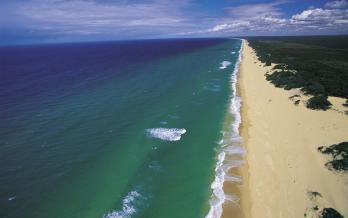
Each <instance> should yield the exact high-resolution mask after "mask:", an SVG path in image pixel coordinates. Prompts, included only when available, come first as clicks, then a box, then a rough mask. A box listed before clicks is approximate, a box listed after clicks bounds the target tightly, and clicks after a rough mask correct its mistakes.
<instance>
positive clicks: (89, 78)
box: [0, 39, 241, 218]
mask: <svg viewBox="0 0 348 218" xmlns="http://www.w3.org/2000/svg"><path fill="white" fill-rule="evenodd" d="M127 43H128V44H127ZM126 44H127V45H124V44H122V43H121V44H117V43H116V44H112V45H108V44H107V43H106V44H94V45H93V46H92V47H91V45H85V44H78V45H74V46H75V47H74V46H73V48H71V46H72V45H60V46H58V45H57V46H46V47H43V48H35V47H25V48H18V47H16V48H11V47H6V48H0V55H1V54H4V53H5V52H6V54H9V51H10V55H9V56H7V58H6V59H5V62H4V65H3V66H5V68H4V69H5V71H6V73H3V74H2V75H1V77H2V82H1V83H2V84H1V85H2V90H1V91H2V92H1V93H3V94H2V95H1V96H0V100H1V104H2V107H1V115H0V121H1V122H0V123H1V124H0V131H1V132H0V134H1V139H0V143H1V147H0V164H1V166H2V167H1V169H0V193H1V195H0V198H1V199H0V201H1V204H0V205H1V206H0V209H1V210H0V216H1V217H83V218H89V217H91V218H92V217H115V218H116V217H149V218H156V217H166V218H170V217H173V218H179V217H204V216H205V215H206V214H207V213H208V211H209V208H210V205H209V199H210V197H211V194H212V190H211V189H210V184H211V183H212V182H213V180H214V176H215V174H214V168H215V164H216V161H217V149H218V148H219V144H218V141H219V140H220V138H221V130H222V127H223V124H224V119H225V118H226V113H227V111H228V110H229V104H230V97H231V96H232V90H231V79H230V78H231V73H232V72H233V69H234V64H235V63H236V62H237V59H238V51H239V49H240V44H241V43H240V40H237V39H191V40H168V41H161V40H158V41H156V40H153V41H145V42H142V43H139V42H126ZM88 46H89V47H88ZM103 46H104V47H103ZM69 49H70V50H69ZM127 49H128V50H127ZM85 51H89V53H88V52H87V53H86V52H85ZM64 52H66V53H67V54H65V53H64ZM26 53H28V54H27V55H25V54H26ZM68 53H69V54H70V55H71V57H68V56H69V55H68ZM33 54H34V55H33ZM11 55H12V56H11ZM45 58H46V59H45ZM64 58H65V59H66V60H65V59H64ZM67 60H69V61H67ZM223 61H225V62H223ZM28 69H31V71H30V70H28Z"/></svg>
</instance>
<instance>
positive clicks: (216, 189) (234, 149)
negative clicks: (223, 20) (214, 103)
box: [206, 44, 245, 218]
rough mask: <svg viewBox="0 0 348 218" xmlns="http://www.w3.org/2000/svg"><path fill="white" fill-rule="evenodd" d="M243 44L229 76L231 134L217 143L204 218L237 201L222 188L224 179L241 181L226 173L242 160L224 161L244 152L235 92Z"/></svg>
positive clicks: (217, 217)
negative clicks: (227, 156) (215, 159)
mask: <svg viewBox="0 0 348 218" xmlns="http://www.w3.org/2000/svg"><path fill="white" fill-rule="evenodd" d="M242 48H243V44H242V45H241V48H240V50H239V57H238V62H237V63H236V64H235V67H234V72H233V73H232V76H231V85H232V92H233V95H232V96H231V103H230V113H231V115H232V116H233V117H234V122H233V123H232V135H231V138H229V139H228V140H227V141H229V142H230V143H228V142H225V140H224V139H222V140H221V141H220V142H219V144H221V147H222V149H221V150H220V153H219V154H218V158H217V163H216V167H215V179H214V181H213V183H212V184H211V189H212V191H213V194H212V196H211V199H210V210H209V212H208V214H207V215H206V218H220V217H221V215H222V205H223V203H224V202H225V201H232V202H234V203H238V202H239V198H238V196H235V195H227V194H225V193H224V190H223V184H224V182H225V181H231V182H241V179H242V178H241V177H236V176H230V175H227V172H228V170H229V169H231V168H233V167H238V166H240V165H242V164H244V161H242V160H231V161H228V162H227V163H226V160H225V158H226V155H240V156H242V155H243V154H244V153H245V150H244V149H243V148H242V147H240V146H239V145H238V144H240V141H241V137H240V136H239V125H240V123H241V116H240V107H241V99H240V97H239V96H237V94H236V92H237V89H236V83H237V78H238V71H239V65H240V62H241V60H242V54H241V51H242ZM221 65H222V66H221V67H220V69H225V68H226V67H227V66H228V65H229V64H228V65H227V66H225V65H223V63H222V64H221ZM222 135H223V137H224V136H226V132H222Z"/></svg>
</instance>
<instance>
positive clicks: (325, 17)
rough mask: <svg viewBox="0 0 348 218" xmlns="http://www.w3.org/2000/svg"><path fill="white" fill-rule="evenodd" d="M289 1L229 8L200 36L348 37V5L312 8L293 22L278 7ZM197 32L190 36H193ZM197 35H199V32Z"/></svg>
mask: <svg viewBox="0 0 348 218" xmlns="http://www.w3.org/2000/svg"><path fill="white" fill-rule="evenodd" d="M286 3H287V1H276V2H273V3H267V4H247V5H242V6H238V7H233V8H228V9H227V10H228V12H229V16H228V17H226V18H223V19H221V20H222V21H221V23H217V24H216V25H214V26H213V27H211V28H208V29H206V30H205V31H199V33H202V32H204V33H220V34H231V33H238V34H254V35H257V34H265V35H268V34H272V33H283V34H284V33H296V32H306V31H307V32H311V33H316V32H317V33H320V32H325V31H331V32H340V33H348V9H345V8H346V4H347V1H346V0H342V1H333V2H329V3H327V4H326V5H325V8H314V7H311V8H309V9H308V10H304V11H302V12H300V13H298V14H294V15H293V16H291V17H290V18H285V17H284V16H285V15H284V14H283V13H282V12H281V10H280V8H279V6H280V5H283V4H286ZM194 33H195V32H191V34H194ZM197 33H198V32H197Z"/></svg>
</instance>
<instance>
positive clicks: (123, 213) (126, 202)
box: [103, 191, 141, 218]
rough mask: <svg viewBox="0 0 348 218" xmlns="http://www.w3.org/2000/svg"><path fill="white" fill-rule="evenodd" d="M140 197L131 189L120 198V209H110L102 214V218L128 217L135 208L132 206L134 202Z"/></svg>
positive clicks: (133, 212)
mask: <svg viewBox="0 0 348 218" xmlns="http://www.w3.org/2000/svg"><path fill="white" fill-rule="evenodd" d="M139 198H141V195H140V194H139V193H138V192H137V191H131V192H129V193H128V194H127V196H126V197H124V198H123V200H122V209H121V210H117V211H111V212H109V213H107V214H105V215H104V216H103V218H130V217H131V216H132V215H134V214H135V213H136V212H137V210H136V208H135V206H134V202H135V201H136V200H137V199H139Z"/></svg>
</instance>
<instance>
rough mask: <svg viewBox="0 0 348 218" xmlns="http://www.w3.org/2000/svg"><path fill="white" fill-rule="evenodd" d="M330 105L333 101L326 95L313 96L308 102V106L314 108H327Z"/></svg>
mask: <svg viewBox="0 0 348 218" xmlns="http://www.w3.org/2000/svg"><path fill="white" fill-rule="evenodd" d="M330 106H331V103H330V102H329V101H328V100H327V96H326V95H317V96H313V97H311V98H310V99H309V100H308V102H307V108H310V109H313V110H327V109H329V108H330Z"/></svg>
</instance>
